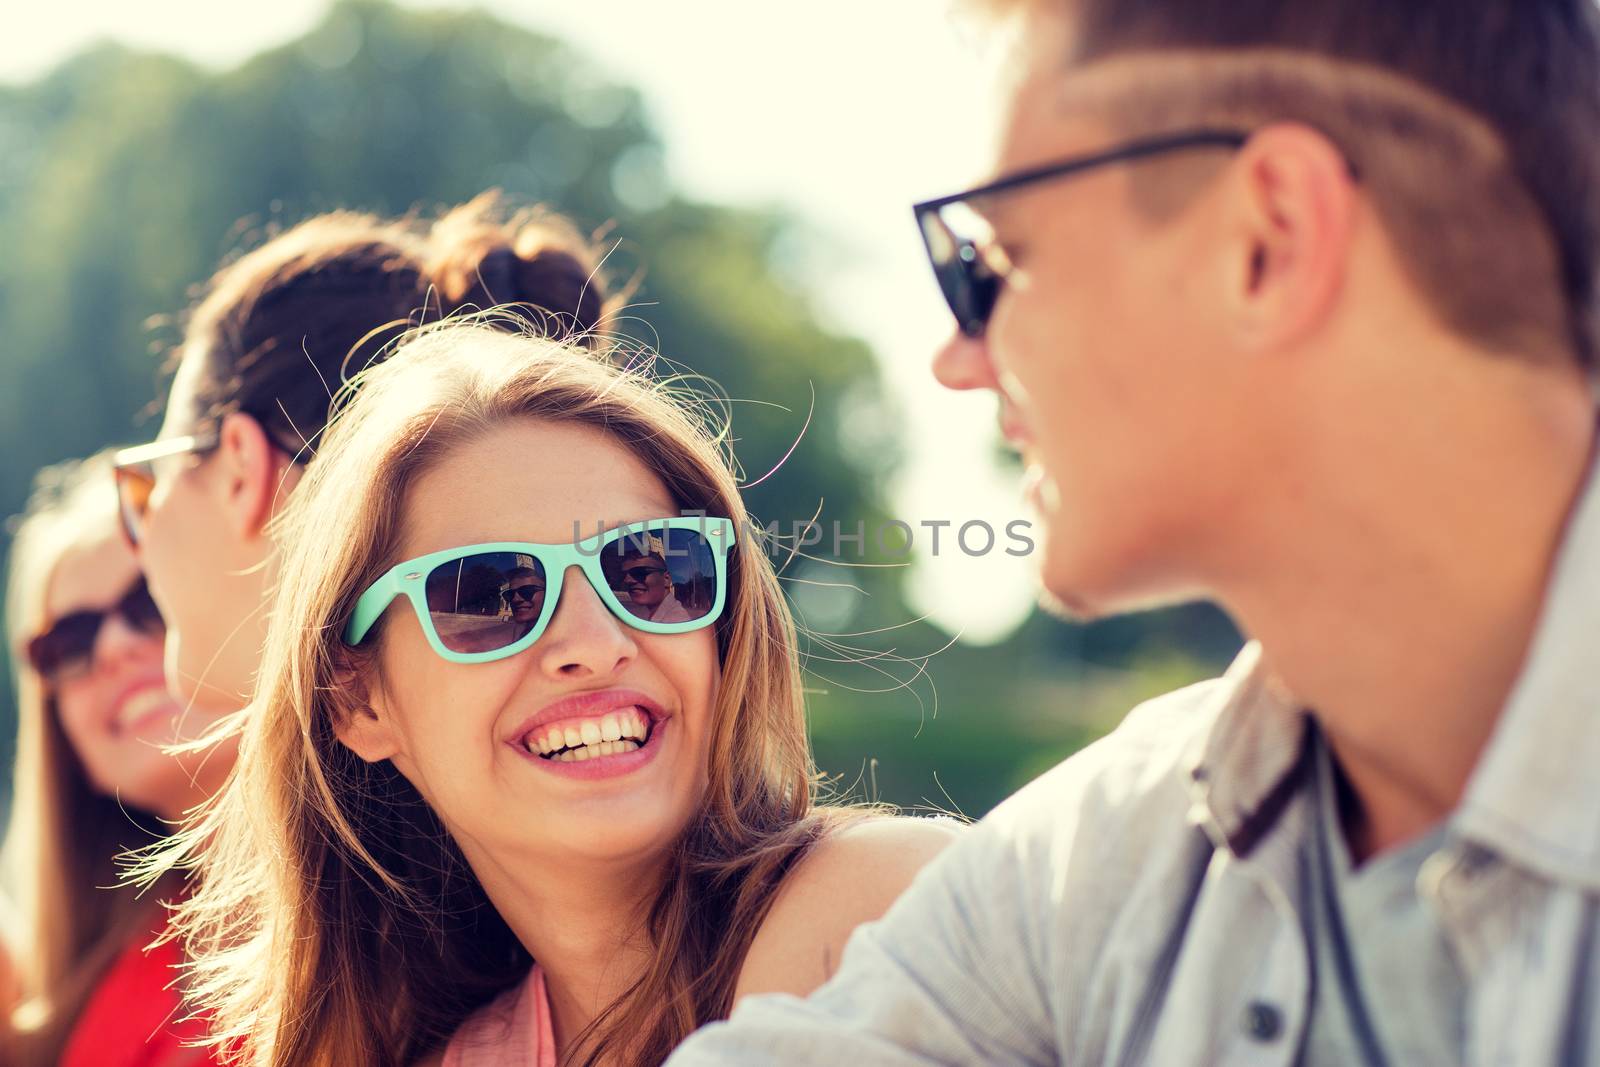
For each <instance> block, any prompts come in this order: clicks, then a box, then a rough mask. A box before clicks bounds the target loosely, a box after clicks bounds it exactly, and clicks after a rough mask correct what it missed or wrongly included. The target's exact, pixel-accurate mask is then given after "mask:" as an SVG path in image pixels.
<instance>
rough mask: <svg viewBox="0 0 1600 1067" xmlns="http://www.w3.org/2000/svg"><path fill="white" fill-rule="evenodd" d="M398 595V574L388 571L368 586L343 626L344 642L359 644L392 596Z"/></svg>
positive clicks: (387, 605)
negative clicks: (348, 620) (347, 623)
mask: <svg viewBox="0 0 1600 1067" xmlns="http://www.w3.org/2000/svg"><path fill="white" fill-rule="evenodd" d="M399 595H400V575H399V574H398V573H397V572H396V571H390V572H389V573H388V574H385V575H384V576H383V577H382V578H379V579H378V580H377V581H376V582H374V583H372V585H371V586H370V587H368V589H367V591H366V592H365V593H362V594H361V599H359V600H357V601H356V610H355V611H353V612H351V614H350V624H349V625H348V626H346V627H345V631H344V643H345V644H347V645H351V646H355V645H359V644H360V643H361V642H362V640H363V639H364V638H365V637H366V636H367V632H368V631H370V630H371V629H372V627H373V624H375V623H376V622H377V621H378V619H379V617H380V616H382V615H383V613H384V611H385V610H387V608H388V607H389V605H390V604H391V603H392V602H393V601H394V598H395V597H397V596H399Z"/></svg>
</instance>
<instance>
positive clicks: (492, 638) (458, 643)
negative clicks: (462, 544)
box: [425, 552, 545, 652]
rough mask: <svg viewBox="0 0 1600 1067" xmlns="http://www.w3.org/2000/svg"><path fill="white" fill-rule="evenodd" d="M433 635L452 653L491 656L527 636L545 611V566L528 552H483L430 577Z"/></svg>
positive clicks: (443, 567) (427, 587) (428, 592)
mask: <svg viewBox="0 0 1600 1067" xmlns="http://www.w3.org/2000/svg"><path fill="white" fill-rule="evenodd" d="M425 590H426V592H425V595H426V596H427V600H428V614H429V617H430V618H431V619H432V621H433V629H434V632H435V633H437V634H438V635H439V640H440V641H441V642H442V643H443V644H444V646H445V647H446V648H448V649H449V650H450V651H452V652H493V651H495V650H497V649H502V648H505V647H506V646H507V645H512V644H515V643H516V642H518V641H520V640H521V639H522V638H524V637H526V636H527V635H528V633H529V632H530V631H531V630H532V629H533V627H534V624H535V623H536V622H538V620H539V616H540V615H541V614H542V613H543V612H544V598H545V574H544V566H543V565H542V564H541V563H540V562H539V561H538V560H536V559H534V558H533V557H532V556H530V555H528V554H527V553H524V552H480V553H477V554H475V555H471V556H466V557H464V558H462V559H458V560H454V561H452V562H450V563H444V564H440V565H439V566H437V567H435V568H434V569H433V570H432V571H430V572H429V573H428V579H427V582H426V585H425Z"/></svg>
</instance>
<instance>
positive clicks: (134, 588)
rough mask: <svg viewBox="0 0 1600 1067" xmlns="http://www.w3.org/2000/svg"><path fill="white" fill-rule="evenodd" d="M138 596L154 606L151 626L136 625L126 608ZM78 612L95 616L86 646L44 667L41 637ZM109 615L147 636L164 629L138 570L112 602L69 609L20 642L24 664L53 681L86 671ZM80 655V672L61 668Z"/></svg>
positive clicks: (92, 665)
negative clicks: (83, 663) (82, 667)
mask: <svg viewBox="0 0 1600 1067" xmlns="http://www.w3.org/2000/svg"><path fill="white" fill-rule="evenodd" d="M140 600H143V601H147V602H148V603H149V605H150V607H151V608H153V609H154V610H155V621H156V624H157V626H156V627H154V628H152V627H147V626H142V625H140V623H139V620H138V619H136V618H134V612H133V611H131V610H130V605H131V604H135V603H138V602H139V601H140ZM81 615H89V616H93V617H94V619H95V624H94V632H93V633H91V634H90V635H89V646H88V648H86V649H84V650H83V651H82V652H80V653H77V654H75V655H74V656H72V657H62V658H61V659H59V660H58V661H57V662H56V664H55V665H54V666H53V667H50V668H49V669H46V668H45V667H44V666H43V665H42V664H40V662H39V660H40V659H41V658H42V653H41V651H40V650H41V649H42V648H43V647H44V643H45V641H47V640H48V639H49V638H50V637H51V635H53V634H55V633H56V632H57V631H58V630H59V629H60V628H61V625H62V624H63V623H65V622H66V621H67V620H69V619H73V618H76V617H78V616H81ZM113 616H115V617H117V618H120V619H121V620H122V621H123V623H124V624H126V625H127V626H128V627H130V628H131V629H134V630H137V631H138V632H139V633H142V634H148V635H151V636H154V635H155V633H157V632H159V631H161V630H164V629H165V627H166V623H165V621H164V620H163V619H162V618H161V609H160V608H158V607H156V603H155V600H154V599H153V598H152V597H151V596H150V585H149V583H148V582H147V581H146V579H145V576H144V575H142V574H141V575H139V576H138V577H137V578H135V579H134V580H133V581H132V582H130V583H128V587H127V588H126V589H124V590H123V591H122V595H121V596H119V597H117V599H116V601H115V603H112V604H108V605H107V606H106V607H104V608H80V609H79V610H77V611H69V612H67V613H66V614H65V615H63V616H61V617H60V618H59V619H56V620H55V622H53V623H51V624H50V625H49V626H48V627H47V628H46V629H45V630H43V631H42V632H40V633H37V634H35V635H34V636H33V637H31V638H29V640H28V642H27V643H26V644H25V645H23V646H22V656H23V659H24V660H25V661H26V662H27V664H28V666H29V667H30V668H32V670H33V672H34V673H35V674H37V675H39V676H40V677H41V678H44V679H46V680H47V681H49V682H50V683H51V684H53V685H54V684H59V683H61V682H64V681H67V680H69V679H71V678H75V677H79V676H80V675H82V674H86V673H88V672H89V671H91V670H93V668H94V660H95V646H96V645H98V644H99V643H100V632H101V631H102V630H104V629H105V625H106V622H107V620H109V619H111V618H112V617H113ZM80 657H82V658H83V659H85V660H86V665H87V667H88V670H86V671H81V672H80V671H65V672H64V671H63V670H62V665H63V664H65V663H68V662H71V660H73V659H78V658H80Z"/></svg>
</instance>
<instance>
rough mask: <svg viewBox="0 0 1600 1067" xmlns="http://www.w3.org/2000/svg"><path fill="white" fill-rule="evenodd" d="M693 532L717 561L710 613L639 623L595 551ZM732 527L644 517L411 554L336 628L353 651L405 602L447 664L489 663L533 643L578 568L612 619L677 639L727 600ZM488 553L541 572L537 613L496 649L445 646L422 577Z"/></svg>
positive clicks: (728, 522)
mask: <svg viewBox="0 0 1600 1067" xmlns="http://www.w3.org/2000/svg"><path fill="white" fill-rule="evenodd" d="M662 529H670V530H694V531H696V532H697V533H699V534H701V535H702V536H703V537H704V538H705V541H706V544H707V546H709V547H710V549H711V552H712V554H713V556H714V557H715V559H716V562H717V593H716V599H715V600H714V601H713V602H712V605H711V609H710V610H709V611H707V612H706V613H705V614H704V615H703V616H701V617H700V618H698V619H691V620H689V621H688V622H651V621H650V620H648V619H641V618H639V617H638V616H637V615H634V614H633V613H632V612H630V611H628V609H627V608H626V607H624V606H623V605H622V603H621V601H619V600H618V599H617V597H616V593H615V592H613V591H612V589H611V586H610V584H609V583H608V582H607V580H606V576H605V573H604V572H603V571H602V570H601V568H600V553H601V552H602V551H604V549H605V548H606V546H607V545H610V544H612V543H614V542H616V541H618V540H620V539H622V538H625V537H629V536H632V537H640V536H643V535H644V534H646V533H648V532H650V531H654V530H662ZM733 542H734V527H733V520H732V519H722V518H712V517H707V516H701V515H692V516H684V517H675V518H670V519H649V520H645V521H643V522H634V523H628V524H627V525H625V526H619V527H617V528H616V529H613V530H608V531H605V532H604V533H600V534H596V535H594V536H592V537H587V538H584V539H582V540H579V541H575V542H570V543H567V544H539V543H535V542H530V541H494V542H489V543H486V544H481V545H463V546H461V547H459V548H447V549H444V550H442V551H439V552H430V553H428V554H427V555H425V556H417V557H416V558H415V559H408V560H406V561H405V562H403V563H398V564H396V565H395V566H393V567H391V568H390V569H389V570H388V571H386V572H385V573H384V574H383V576H382V577H380V578H379V579H378V580H377V581H375V582H373V583H372V584H371V585H369V586H368V587H367V589H366V591H365V592H364V593H362V594H361V596H360V597H358V598H357V600H356V606H355V610H354V611H352V612H351V614H350V622H349V623H348V624H347V625H346V627H345V631H344V641H345V644H347V645H351V646H355V645H359V644H361V642H362V641H363V640H365V639H366V636H367V634H369V633H370V632H371V631H372V627H373V626H374V625H375V624H376V623H377V621H378V619H379V617H380V616H382V615H383V613H384V612H385V611H387V610H388V608H389V605H390V604H391V603H393V602H394V600H395V599H396V598H397V597H402V596H403V597H405V598H406V599H407V600H409V601H410V602H411V608H412V611H413V612H415V613H416V616H417V620H418V621H419V622H420V623H421V624H422V632H423V634H424V636H426V637H427V639H428V645H429V647H431V648H432V649H433V650H434V652H435V653H437V654H438V655H439V656H441V657H442V658H444V659H445V660H448V661H449V662H451V663H490V662H492V661H494V660H498V659H506V658H508V657H510V656H515V655H516V654H517V653H519V652H522V651H523V650H525V649H527V648H528V647H530V646H531V645H532V644H533V643H534V642H535V641H537V640H538V639H539V638H540V637H541V636H542V635H543V634H544V631H545V628H546V627H547V626H548V625H549V623H550V620H551V619H552V618H553V617H554V616H555V612H556V605H557V603H558V602H559V601H560V600H561V587H562V585H563V584H565V580H566V574H567V571H568V570H569V569H570V568H571V567H573V566H576V567H578V568H579V569H580V570H582V571H583V574H584V577H585V578H587V579H588V580H589V585H590V586H591V587H592V588H593V589H594V591H595V593H596V594H597V595H598V596H599V597H600V599H601V601H603V602H604V603H605V605H606V608H607V609H608V610H609V611H610V612H611V613H612V614H613V615H615V616H616V617H617V618H618V619H620V620H621V621H622V622H623V623H624V624H626V625H628V626H631V627H633V628H634V629H636V630H642V631H644V632H645V633H652V634H681V633H688V632H689V631H691V630H699V629H703V628H705V627H707V626H710V625H711V624H712V623H713V622H715V621H716V620H717V618H718V617H719V616H721V614H722V609H723V607H724V606H725V604H726V601H727V595H728V552H729V551H730V550H731V549H732V548H733ZM490 552H510V553H517V554H519V555H526V556H532V557H533V558H534V559H536V560H537V561H538V562H539V563H540V565H541V566H543V567H544V571H545V589H546V593H547V595H546V597H545V602H544V610H543V611H541V612H540V613H539V618H538V620H537V621H535V622H534V624H533V629H531V630H529V631H528V632H527V633H526V634H524V635H523V636H522V637H519V638H518V639H517V640H515V641H513V642H512V643H511V644H509V645H506V646H505V647H504V648H496V649H492V650H490V651H488V652H456V651H454V650H452V649H450V648H448V647H446V646H445V644H444V642H443V640H441V639H440V637H439V633H438V631H437V630H436V629H435V628H434V625H433V616H432V613H431V612H430V611H429V609H428V600H427V582H428V575H429V574H431V573H433V571H434V569H435V568H436V567H439V566H442V565H444V564H446V563H453V562H456V561H457V560H461V559H465V558H466V557H468V556H475V555H479V554H484V553H490Z"/></svg>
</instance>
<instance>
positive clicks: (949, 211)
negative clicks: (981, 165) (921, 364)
mask: <svg viewBox="0 0 1600 1067" xmlns="http://www.w3.org/2000/svg"><path fill="white" fill-rule="evenodd" d="M921 223H922V240H923V243H924V244H926V245H927V247H928V260H929V262H931V263H932V264H933V273H934V277H935V278H936V279H938V282H939V290H940V292H942V293H943V294H944V299H945V303H947V304H949V305H950V311H951V313H952V314H953V315H955V317H956V322H957V324H959V325H960V327H961V331H962V332H963V333H965V334H967V335H968V336H969V337H982V336H983V332H984V329H985V328H986V327H987V326H988V324H989V315H990V313H991V312H993V311H994V304H995V301H996V300H997V299H998V298H999V296H1000V277H1001V273H1002V272H1001V270H999V269H998V268H997V265H996V264H995V263H994V262H992V260H993V259H995V258H997V257H998V256H999V255H1000V253H999V249H998V248H997V247H995V245H994V242H993V231H992V230H991V229H990V228H989V226H988V224H987V223H986V222H984V221H983V219H982V217H981V216H979V215H978V214H977V213H976V212H974V211H973V210H971V209H970V208H968V207H966V205H964V204H951V205H949V206H948V207H947V208H944V209H943V210H941V211H928V212H925V213H924V214H923V215H922V217H921Z"/></svg>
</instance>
